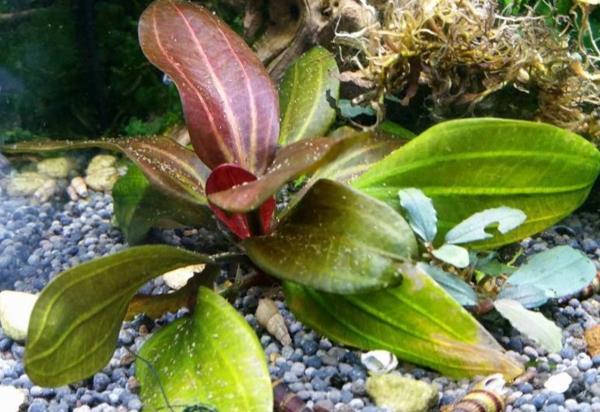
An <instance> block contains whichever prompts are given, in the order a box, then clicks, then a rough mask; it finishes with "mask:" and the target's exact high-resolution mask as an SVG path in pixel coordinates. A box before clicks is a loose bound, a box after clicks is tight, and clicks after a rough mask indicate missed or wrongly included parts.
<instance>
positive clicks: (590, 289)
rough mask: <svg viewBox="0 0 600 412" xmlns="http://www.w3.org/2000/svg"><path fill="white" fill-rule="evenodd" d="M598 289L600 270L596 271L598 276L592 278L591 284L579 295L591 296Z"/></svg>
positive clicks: (583, 296) (599, 286) (599, 285)
mask: <svg viewBox="0 0 600 412" xmlns="http://www.w3.org/2000/svg"><path fill="white" fill-rule="evenodd" d="M598 291H600V270H599V271H598V272H596V277H595V278H594V279H592V281H591V282H590V284H589V285H587V286H586V287H585V288H583V289H582V290H581V292H579V297H580V298H582V299H585V298H589V297H591V296H592V295H593V294H594V293H597V292H598Z"/></svg>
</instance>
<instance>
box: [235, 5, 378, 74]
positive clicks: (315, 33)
mask: <svg viewBox="0 0 600 412" xmlns="http://www.w3.org/2000/svg"><path fill="white" fill-rule="evenodd" d="M223 2H224V3H225V4H227V5H229V6H230V7H234V8H236V9H238V10H244V31H245V36H246V38H247V39H249V40H251V41H252V40H253V39H255V40H254V41H253V42H252V45H253V47H254V49H255V51H256V53H257V54H258V56H259V57H260V59H261V60H262V61H263V63H264V64H265V65H266V67H267V69H268V70H269V72H270V74H271V76H272V77H273V78H274V79H279V78H280V77H281V76H282V74H283V72H284V70H285V68H286V67H287V66H288V65H289V64H290V63H291V62H292V61H293V60H294V59H295V58H296V57H298V56H299V55H300V54H302V53H303V52H305V51H306V50H308V49H309V48H311V47H312V46H314V45H317V44H321V45H323V46H324V47H327V48H329V49H331V48H332V47H334V45H333V43H332V42H331V40H332V39H333V38H334V36H335V33H336V32H338V33H339V32H356V31H359V30H360V29H362V28H364V27H367V26H368V25H370V24H374V23H376V11H375V9H374V8H373V7H371V6H369V5H367V3H366V2H365V1H364V0H223ZM265 10H266V11H267V12H266V13H265V12H264V11H265ZM265 14H266V15H265ZM258 33H260V34H259V35H258V37H257V34H258Z"/></svg>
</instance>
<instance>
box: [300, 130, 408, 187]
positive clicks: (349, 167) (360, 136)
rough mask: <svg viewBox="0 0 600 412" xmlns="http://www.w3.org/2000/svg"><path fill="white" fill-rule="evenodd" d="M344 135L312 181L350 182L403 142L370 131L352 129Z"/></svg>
mask: <svg viewBox="0 0 600 412" xmlns="http://www.w3.org/2000/svg"><path fill="white" fill-rule="evenodd" d="M340 133H343V132H340ZM345 136H346V138H345V139H344V140H343V141H341V142H340V145H339V147H338V148H337V149H338V150H337V153H336V156H335V157H333V156H332V157H331V161H329V162H327V163H324V164H323V166H322V167H320V168H319V169H318V170H317V171H316V172H315V174H314V175H313V176H312V180H313V182H315V181H316V180H317V179H330V180H337V181H338V182H342V183H347V182H351V181H353V180H354V179H356V178H358V177H359V176H360V175H362V174H363V173H365V172H366V171H367V170H369V168H370V167H371V166H372V165H373V164H375V163H376V162H378V161H380V160H381V159H383V158H384V157H386V156H387V155H389V154H390V153H392V152H393V151H394V150H396V149H397V148H399V147H400V146H402V145H403V144H404V142H403V141H402V140H399V139H391V138H389V137H386V136H385V135H381V134H377V133H372V132H360V133H359V132H356V131H354V132H349V133H347V134H346V135H345Z"/></svg>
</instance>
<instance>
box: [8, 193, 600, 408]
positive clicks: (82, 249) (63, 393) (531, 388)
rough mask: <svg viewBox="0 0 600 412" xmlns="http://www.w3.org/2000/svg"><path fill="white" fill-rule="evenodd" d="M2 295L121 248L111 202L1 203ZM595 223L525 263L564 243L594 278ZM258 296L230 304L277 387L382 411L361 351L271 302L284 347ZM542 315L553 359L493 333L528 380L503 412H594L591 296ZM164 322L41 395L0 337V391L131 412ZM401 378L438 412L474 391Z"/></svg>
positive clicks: (564, 227) (196, 239) (588, 220)
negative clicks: (139, 375) (371, 393)
mask: <svg viewBox="0 0 600 412" xmlns="http://www.w3.org/2000/svg"><path fill="white" fill-rule="evenodd" d="M0 205H1V206H2V207H0V289H14V290H21V291H29V292H36V291H39V290H40V289H42V288H43V286H44V285H45V284H46V283H47V281H48V279H50V278H52V277H53V276H55V275H56V274H57V273H59V272H60V271H62V270H64V269H67V268H69V267H72V266H73V265H76V264H78V263H81V262H85V261H87V260H90V259H92V258H94V257H98V256H103V255H107V254H110V253H114V252H116V251H118V250H120V249H122V248H123V247H125V245H124V243H123V239H122V236H121V234H120V232H119V231H118V230H117V229H115V228H114V227H113V226H112V225H111V218H112V199H111V197H110V195H107V194H103V193H95V192H92V193H90V196H89V197H88V198H87V199H82V200H79V201H77V202H73V201H65V200H62V199H53V201H51V202H48V203H43V204H39V205H36V204H32V203H31V202H30V201H28V200H25V199H9V198H7V197H6V196H5V195H1V196H0ZM155 238H157V239H160V240H162V241H167V242H169V243H171V244H175V245H181V246H183V247H188V248H197V247H198V246H199V245H204V246H207V245H208V246H207V247H205V249H206V248H208V249H213V248H215V247H216V246H215V245H216V244H218V243H219V242H220V240H219V238H218V237H217V238H213V237H211V235H210V234H208V233H207V232H204V231H197V230H186V231H183V230H171V231H164V232H160V233H156V234H155ZM599 242H600V215H599V214H592V213H579V214H577V215H574V216H572V217H570V218H569V219H567V220H566V221H565V222H563V223H561V224H560V225H557V226H555V227H554V228H552V229H551V230H549V231H546V232H544V233H543V234H541V235H540V236H538V237H535V238H532V239H526V240H525V241H523V242H522V246H523V247H524V248H525V254H526V255H530V254H532V253H536V252H540V251H542V250H545V249H547V248H549V247H552V246H554V245H560V244H569V245H571V246H573V247H575V248H578V249H581V250H583V251H585V252H586V253H587V254H588V256H589V257H590V258H592V259H594V261H595V264H596V266H597V267H598V268H599V269H600V261H599V258H600V248H599V245H598V243H599ZM166 290H167V286H166V285H164V283H163V281H162V279H160V278H158V279H156V280H155V281H153V282H150V283H149V284H147V285H146V286H145V287H144V290H143V291H144V292H146V293H162V292H164V291H166ZM263 292H264V291H263V290H261V289H259V288H251V289H250V290H248V291H247V293H245V294H244V295H243V296H241V297H239V298H238V299H237V300H236V302H235V305H236V307H237V308H238V310H240V312H241V313H242V314H244V316H245V317H246V319H247V320H248V322H249V323H250V324H251V325H252V326H253V327H254V328H255V329H256V330H257V332H258V335H259V337H260V341H261V343H262V345H263V346H264V348H265V352H266V355H267V359H268V361H269V371H270V373H271V375H272V377H273V378H274V379H283V380H284V381H285V382H286V383H287V384H288V385H289V388H290V389H291V390H292V391H294V392H296V393H297V394H298V395H299V396H300V397H301V398H302V399H304V400H306V401H307V403H308V405H309V406H312V407H317V406H318V407H319V408H321V409H319V410H321V411H329V410H331V411H334V410H335V411H363V412H376V411H383V409H380V408H377V407H375V406H374V405H373V403H372V402H371V400H370V399H369V398H368V396H367V395H366V392H365V380H366V377H367V373H366V370H365V369H364V367H363V366H362V365H361V363H360V352H356V351H351V350H348V349H345V348H343V347H339V346H335V345H333V344H332V343H331V342H330V341H329V340H327V339H324V338H321V337H319V336H317V335H316V334H315V333H314V332H313V331H310V330H307V329H306V328H304V327H303V326H302V325H301V324H300V323H299V322H297V321H296V320H295V319H294V318H293V316H292V315H291V314H290V313H288V311H287V310H286V308H285V306H284V305H283V303H282V302H280V301H277V303H278V305H279V307H280V309H281V312H282V314H283V315H284V317H285V319H286V322H287V325H288V328H289V330H290V334H291V335H292V339H293V344H292V345H291V346H283V347H282V346H281V345H280V344H279V343H277V342H276V341H275V340H274V339H273V338H272V337H271V336H270V335H268V334H266V332H265V331H264V330H262V328H261V327H259V326H258V325H257V323H256V319H255V318H254V311H255V309H256V306H257V303H258V298H259V297H260V296H261V294H262V293H263ZM544 312H545V313H546V315H547V316H551V317H553V318H554V320H555V321H556V322H557V323H558V324H559V325H560V326H561V327H562V328H564V332H563V333H564V337H565V340H564V347H563V349H562V351H561V352H560V353H559V354H547V353H545V352H544V351H543V350H541V349H540V348H539V347H538V346H537V345H535V344H533V343H532V342H530V341H528V340H527V339H524V338H523V337H521V336H519V334H518V333H517V332H516V331H514V330H511V329H509V328H506V327H505V328H504V329H499V330H493V329H492V333H494V334H495V335H496V337H497V339H498V340H499V341H500V342H501V343H502V344H503V345H504V346H505V347H506V348H507V349H509V350H510V351H511V352H510V353H511V354H512V355H513V356H515V357H517V358H520V359H522V360H523V361H525V362H527V365H528V366H529V368H530V370H531V371H535V373H532V374H531V375H532V378H531V379H530V380H529V381H528V382H525V383H521V384H519V385H515V386H512V387H511V388H510V392H509V395H508V407H507V411H523V412H533V411H538V410H544V411H567V410H568V411H599V412H600V357H595V358H593V359H590V357H589V356H588V355H587V354H586V347H585V341H584V340H583V332H584V330H585V329H587V328H589V327H591V326H593V325H595V324H597V323H598V321H599V320H600V300H599V299H598V297H597V296H594V297H592V298H590V299H587V300H585V301H583V302H581V301H579V300H577V299H576V298H573V299H571V300H569V301H568V302H565V303H564V304H562V305H549V306H548V307H546V308H544ZM184 313H185V311H184V310H182V311H180V313H179V314H177V315H171V314H170V315H166V316H165V317H163V318H162V319H160V320H158V321H156V322H154V321H153V320H151V319H148V318H146V317H138V318H137V319H136V320H135V321H134V322H131V323H126V324H124V327H123V329H122V331H121V333H120V335H119V341H118V347H117V350H116V351H115V354H114V357H113V359H112V360H111V361H110V364H109V365H108V366H107V367H106V368H105V369H104V370H103V371H102V372H100V373H98V374H96V375H95V376H94V377H93V378H90V379H89V380H87V381H85V382H82V383H79V384H75V385H70V386H68V387H62V388H56V389H48V388H40V387H38V386H35V385H33V384H32V382H31V381H30V380H29V378H28V377H27V375H26V374H25V373H24V370H23V364H22V357H23V352H24V347H23V346H22V345H20V344H18V343H16V342H13V341H11V340H10V339H9V338H7V337H6V336H5V335H4V334H3V333H2V331H1V330H0V384H2V385H12V386H15V387H17V388H22V389H25V390H26V391H27V402H28V407H27V408H25V409H26V410H28V411H31V412H34V411H35V412H41V411H71V410H76V411H80V412H83V411H88V410H92V411H136V410H140V408H141V407H142V403H141V401H140V399H139V397H138V395H137V393H138V391H139V383H138V382H137V380H136V379H135V378H134V364H133V361H134V360H135V359H134V357H133V356H132V355H131V353H130V352H129V351H133V352H135V351H137V350H138V349H139V347H140V346H141V345H142V343H143V342H144V340H145V339H146V338H147V336H148V335H149V333H152V332H153V331H154V330H155V329H156V328H157V327H160V326H163V325H164V324H166V323H168V322H170V321H172V320H173V319H175V317H177V316H178V315H183V314H184ZM399 370H400V371H401V372H403V373H407V374H410V375H411V376H413V377H415V378H417V379H421V380H424V381H427V382H432V383H433V384H435V385H437V386H438V388H439V390H440V399H441V401H440V404H441V405H447V404H450V403H452V402H454V401H456V400H458V399H460V398H461V397H462V396H463V395H464V394H465V393H466V391H467V389H468V386H469V385H470V384H471V382H470V381H468V380H461V381H454V380H451V379H448V378H445V377H442V376H440V375H438V374H436V373H433V372H431V371H426V370H423V369H420V368H417V367H414V366H411V365H402V364H401V365H400V367H399ZM562 371H565V372H567V373H568V374H569V375H570V376H571V377H572V378H573V383H572V384H571V387H570V389H569V390H568V391H567V392H566V393H564V394H557V393H550V392H548V391H547V390H546V389H544V387H543V384H544V382H545V381H546V380H547V379H548V377H549V376H550V375H553V374H556V373H558V372H562Z"/></svg>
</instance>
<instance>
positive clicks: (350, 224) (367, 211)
mask: <svg viewBox="0 0 600 412" xmlns="http://www.w3.org/2000/svg"><path fill="white" fill-rule="evenodd" d="M242 245H243V247H244V248H245V250H246V253H247V254H248V256H249V257H250V259H251V260H252V261H253V262H254V263H255V264H256V265H257V266H258V267H260V268H261V269H262V270H264V271H265V272H267V273H268V274H270V275H273V276H275V277H278V278H281V279H286V280H293V281H294V282H298V283H301V284H304V285H307V286H311V287H313V288H316V289H318V290H323V291H327V292H334V293H357V292H360V291H366V290H374V289H379V288H382V287H386V286H388V285H391V284H395V283H398V282H400V280H401V275H402V270H401V268H402V263H404V262H406V261H410V260H411V258H412V257H413V256H414V255H415V253H416V251H417V244H416V241H415V237H414V235H413V233H412V231H411V230H410V227H409V226H408V224H407V223H406V222H405V221H404V219H403V218H402V216H400V215H399V214H398V213H396V212H395V211H394V210H393V209H392V208H391V207H389V206H387V205H386V204H384V203H382V202H380V201H378V200H375V199H372V198H370V197H368V196H366V195H364V194H362V193H360V192H358V191H356V190H353V189H351V188H349V187H347V186H344V185H343V184H341V183H337V182H333V181H331V180H325V179H323V180H319V181H318V182H317V183H315V184H314V185H313V186H312V187H311V189H310V190H309V191H308V193H307V194H306V196H304V198H303V199H302V200H301V201H300V202H299V203H298V205H297V206H296V207H295V208H294V209H293V210H292V211H291V212H289V213H288V214H287V215H286V218H285V219H284V220H283V221H281V222H280V223H279V225H278V226H277V227H276V228H275V230H274V231H273V232H272V233H270V234H269V235H266V236H261V237H252V238H248V239H246V240H244V241H243V243H242Z"/></svg>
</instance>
